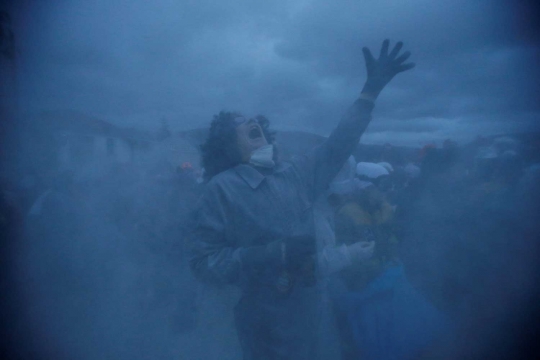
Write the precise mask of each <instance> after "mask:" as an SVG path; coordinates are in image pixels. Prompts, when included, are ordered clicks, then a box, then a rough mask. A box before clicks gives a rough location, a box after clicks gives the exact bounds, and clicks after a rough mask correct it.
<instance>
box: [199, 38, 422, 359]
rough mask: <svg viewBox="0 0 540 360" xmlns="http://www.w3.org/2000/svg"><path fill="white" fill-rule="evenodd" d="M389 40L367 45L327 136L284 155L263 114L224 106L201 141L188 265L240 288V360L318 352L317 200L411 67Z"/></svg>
mask: <svg viewBox="0 0 540 360" xmlns="http://www.w3.org/2000/svg"><path fill="white" fill-rule="evenodd" d="M388 46H389V41H388V40H385V41H384V42H383V45H382V48H381V52H380V56H379V58H378V59H375V58H374V57H373V56H372V54H371V52H370V51H369V49H367V48H364V49H363V52H364V57H365V61H366V67H367V80H366V83H365V85H364V88H363V90H362V92H361V94H360V97H359V98H358V99H357V100H356V101H355V102H354V103H353V105H352V106H351V107H350V108H349V110H348V111H347V112H346V113H345V115H344V116H343V118H342V119H341V121H340V122H339V124H338V126H337V127H336V129H335V130H334V131H333V132H332V134H331V135H330V136H329V137H328V139H327V140H326V141H325V142H324V143H323V144H322V145H320V146H318V147H317V148H315V149H314V150H313V151H311V152H309V153H308V154H305V155H304V156H300V157H297V158H294V159H293V160H291V161H290V162H280V161H279V160H278V159H277V158H276V156H275V154H274V146H273V141H274V137H273V134H272V132H270V130H269V121H268V120H266V119H265V118H264V117H257V118H253V119H248V118H246V117H244V116H242V115H240V114H238V113H232V112H221V113H220V114H218V115H217V116H215V117H214V120H213V121H212V124H211V127H210V132H209V135H208V138H207V140H206V142H205V144H204V145H202V147H201V150H202V162H203V166H204V168H205V179H206V182H207V183H206V186H205V190H204V194H203V195H202V197H201V199H200V201H199V203H198V206H197V211H196V216H195V224H194V229H193V231H192V234H191V237H192V238H191V259H190V266H191V269H192V271H193V272H194V274H195V275H196V276H197V277H198V278H199V279H201V280H205V281H210V282H215V283H221V284H233V285H236V286H239V287H240V289H241V290H242V297H241V299H240V301H239V303H238V304H237V305H236V307H235V323H236V329H237V333H238V337H239V340H240V345H241V347H242V351H243V356H244V359H295V360H303V359H316V358H317V350H316V349H317V347H316V345H317V324H318V319H319V314H320V308H321V304H320V296H319V295H320V293H319V291H318V287H317V286H316V285H317V282H316V280H315V279H316V277H315V271H316V260H315V259H316V240H315V233H314V231H315V230H314V219H313V209H312V204H313V203H314V201H315V200H316V199H317V198H318V197H319V196H320V195H321V194H323V193H324V192H325V191H326V189H327V188H328V185H329V184H330V182H331V181H332V179H334V177H335V176H336V174H338V172H339V171H340V169H341V168H342V166H343V164H344V163H345V161H347V159H348V157H349V156H350V155H351V153H352V152H353V150H354V149H355V147H356V146H357V144H358V141H359V140H360V137H361V135H362V134H363V132H364V131H365V129H366V128H367V126H368V124H369V122H370V120H371V112H372V110H373V107H374V102H375V99H376V98H377V96H378V95H379V93H380V92H381V91H382V89H383V88H384V87H385V86H386V85H387V84H388V83H389V82H390V80H391V79H392V78H393V77H394V76H395V75H397V74H398V73H400V72H403V71H406V70H408V69H411V68H412V67H414V64H412V63H408V64H406V63H405V61H406V60H407V58H408V57H409V56H410V53H409V52H405V53H403V54H402V55H399V56H398V53H399V52H400V50H401V47H402V46H403V44H402V43H401V42H398V43H397V44H396V45H395V47H394V48H393V49H392V50H391V51H390V52H389V51H388V50H389V49H388Z"/></svg>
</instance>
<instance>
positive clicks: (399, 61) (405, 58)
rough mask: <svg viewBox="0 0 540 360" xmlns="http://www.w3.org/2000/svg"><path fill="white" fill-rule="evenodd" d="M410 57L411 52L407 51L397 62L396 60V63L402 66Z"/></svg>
mask: <svg viewBox="0 0 540 360" xmlns="http://www.w3.org/2000/svg"><path fill="white" fill-rule="evenodd" d="M409 56H411V52H410V51H405V52H404V53H403V54H401V55H400V56H399V57H398V58H396V60H394V61H395V62H396V63H398V64H401V63H403V62H405V60H407V59H408V58H409Z"/></svg>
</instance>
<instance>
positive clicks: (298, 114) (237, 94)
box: [19, 0, 540, 144]
mask: <svg viewBox="0 0 540 360" xmlns="http://www.w3.org/2000/svg"><path fill="white" fill-rule="evenodd" d="M28 3H29V4H31V6H27V9H26V10H25V14H24V16H23V17H22V19H24V22H25V24H24V25H25V26H24V27H23V26H20V35H21V36H19V38H20V53H21V67H20V68H21V76H20V79H21V94H22V104H23V107H24V109H25V110H28V111H39V110H42V109H59V108H60V109H61V108H71V109H76V110H80V111H83V112H86V113H88V114H89V115H95V116H100V117H103V118H105V119H108V120H111V121H115V122H117V123H119V124H122V125H133V126H140V127H144V128H156V127H157V126H158V124H159V119H161V118H162V117H166V118H168V119H169V122H170V124H171V126H172V127H173V128H176V129H180V128H190V127H199V126H207V124H208V121H209V119H211V116H212V114H214V113H216V112H217V111H219V110H221V109H231V110H233V109H234V110H240V111H244V112H246V113H248V114H250V115H251V114H256V113H262V114H265V115H267V116H268V117H269V118H271V119H272V120H273V122H274V124H275V125H276V126H277V127H278V128H290V129H304V130H308V131H316V132H318V133H321V134H327V133H328V131H330V130H331V129H332V127H333V126H334V124H335V123H336V121H337V120H338V119H339V116H340V114H341V113H343V111H344V110H345V109H346V107H347V106H348V104H349V103H350V102H351V101H353V100H354V98H355V97H356V96H357V95H358V93H359V91H360V89H361V86H362V83H363V81H364V79H365V70H364V63H363V56H362V52H361V48H362V46H369V47H370V48H371V49H372V50H373V52H374V53H377V52H378V49H379V46H380V42H381V41H382V40H383V39H384V38H390V39H392V40H393V41H396V40H403V41H404V42H405V47H406V48H407V49H409V50H411V52H412V53H413V56H412V61H414V62H416V63H417V67H416V68H415V69H414V70H413V71H411V72H408V73H406V74H403V75H400V76H398V77H397V78H396V79H395V80H394V81H393V82H392V83H391V84H390V86H388V88H387V89H385V92H384V93H383V94H382V96H381V98H380V100H379V102H378V106H377V110H376V112H375V120H374V122H373V123H372V125H370V128H369V130H368V133H367V134H366V136H365V138H364V141H377V142H383V141H384V142H386V141H389V142H396V143H415V144H416V143H421V142H425V141H440V140H441V139H444V138H445V137H450V136H452V137H455V138H458V139H466V138H470V137H471V136H475V135H476V134H477V133H482V134H485V133H498V132H503V131H508V130H509V129H518V130H519V129H521V128H523V127H528V126H532V125H534V124H535V122H534V121H532V120H531V119H534V118H535V117H536V116H537V113H538V112H539V111H540V109H539V106H538V103H537V101H536V98H535V96H534V94H535V90H536V89H537V88H538V85H536V83H535V82H534V79H536V75H538V70H537V69H536V66H533V64H535V62H537V61H538V58H539V52H538V48H537V47H536V46H535V45H534V42H533V41H532V40H531V39H534V34H533V33H532V32H531V31H527V30H524V29H523V28H520V27H519V25H518V24H517V20H519V19H523V16H522V15H523V14H524V11H525V10H524V8H523V7H517V6H515V7H514V6H513V5H512V4H511V3H510V2H503V1H487V0H486V1H476V2H470V1H465V0H457V1H452V2H432V1H427V0H415V1H409V2H406V3H405V2H400V1H390V0H385V1H362V2H358V1H352V0H338V1H332V2H329V1H322V0H314V1H308V0H298V1H292V2H291V1H273V2H268V1H247V0H237V1H228V2H226V3H225V2H223V3H220V2H215V1H210V0H206V1H180V2H179V1H172V0H159V1H152V2H145V1H127V0H124V1H120V0H117V1H105V0H102V1H94V2H87V1H63V2H37V1H29V2H28ZM520 14H521V15H520ZM517 16H521V17H517ZM516 19H517V20H516ZM20 22H21V21H20ZM509 122H511V123H509Z"/></svg>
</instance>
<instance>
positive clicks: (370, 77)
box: [362, 39, 415, 99]
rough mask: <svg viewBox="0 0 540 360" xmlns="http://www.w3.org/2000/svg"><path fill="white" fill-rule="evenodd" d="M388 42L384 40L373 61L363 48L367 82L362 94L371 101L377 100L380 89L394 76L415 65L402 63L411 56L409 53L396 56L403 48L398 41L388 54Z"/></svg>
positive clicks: (369, 52)
mask: <svg viewBox="0 0 540 360" xmlns="http://www.w3.org/2000/svg"><path fill="white" fill-rule="evenodd" d="M389 43H390V41H389V40H388V39H386V40H384V41H383V43H382V47H381V53H380V55H379V58H378V59H375V58H374V57H373V55H372V54H371V51H370V50H369V49H368V48H367V47H364V48H363V49H362V51H363V52H364V58H365V60H366V69H367V80H366V84H365V85H364V89H363V90H362V94H365V95H367V96H369V97H371V98H372V99H375V98H377V96H378V95H379V93H380V92H381V91H382V89H383V88H384V87H385V86H386V84H388V83H389V82H390V80H392V78H393V77H394V76H396V75H397V74H399V73H400V72H403V71H407V70H409V69H412V68H413V67H414V66H415V64H414V63H407V64H404V62H405V61H406V60H407V59H408V58H409V56H411V53H410V52H409V51H406V52H404V53H403V54H401V55H400V56H398V53H399V51H400V50H401V48H402V47H403V43H402V42H401V41H399V42H398V43H397V44H396V45H395V46H394V48H393V49H392V51H391V52H390V53H388V45H389Z"/></svg>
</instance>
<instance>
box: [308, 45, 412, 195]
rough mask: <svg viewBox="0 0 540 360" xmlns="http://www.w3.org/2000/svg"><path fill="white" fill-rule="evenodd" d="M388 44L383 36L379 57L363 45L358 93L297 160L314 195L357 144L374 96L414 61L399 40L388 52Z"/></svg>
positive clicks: (369, 117)
mask: <svg viewBox="0 0 540 360" xmlns="http://www.w3.org/2000/svg"><path fill="white" fill-rule="evenodd" d="M388 45H389V41H388V40H384V42H383V44H382V47H381V51H380V54H379V58H378V59H375V58H374V57H373V55H372V54H371V51H370V50H369V49H368V48H366V47H364V48H363V52H364V58H365V62H366V69H367V80H366V83H365V85H364V87H363V89H362V92H361V94H360V97H359V98H358V99H357V100H356V101H355V102H354V103H353V105H352V106H351V107H350V108H349V109H348V110H347V112H346V113H345V115H344V116H343V118H342V119H341V121H340V122H339V124H338V126H337V127H336V128H335V129H334V131H333V132H332V133H331V134H330V136H329V138H328V139H327V140H326V141H325V142H324V144H322V145H321V146H320V147H318V148H317V149H315V150H314V151H313V152H312V153H310V154H308V155H306V156H305V157H303V158H300V159H299V161H298V162H297V163H298V164H299V165H300V168H301V171H304V175H305V176H306V181H307V183H308V186H310V188H311V189H313V194H312V196H313V198H316V197H317V196H318V195H319V194H320V193H321V192H322V191H324V190H325V189H326V188H327V186H328V184H329V183H330V181H331V180H332V179H333V178H334V177H335V176H336V174H337V173H338V172H339V170H340V169H341V167H342V166H343V164H344V163H345V161H346V160H347V158H348V157H349V156H350V155H351V154H352V152H353V151H354V149H355V147H356V146H357V145H358V142H359V141H360V137H361V136H362V134H363V133H364V131H365V130H366V128H367V126H368V125H369V122H370V120H371V111H372V110H373V107H374V105H375V100H376V99H377V97H378V96H379V94H380V93H381V91H382V90H383V89H384V87H385V86H386V85H387V84H388V83H389V82H390V80H392V78H393V77H394V76H396V75H397V74H399V73H400V72H403V71H407V70H409V69H412V68H413V67H414V64H413V63H405V61H406V60H407V59H408V58H409V56H410V52H408V51H407V52H405V53H403V54H401V55H399V52H400V50H401V48H402V47H403V43H402V42H398V43H397V44H396V45H395V46H394V48H393V49H392V51H390V52H388ZM398 55H399V56H398Z"/></svg>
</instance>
